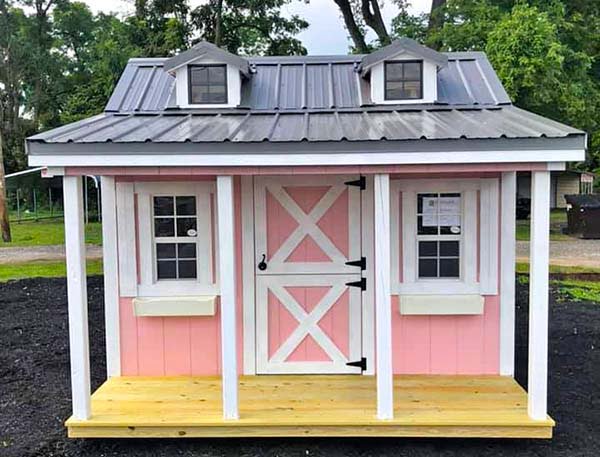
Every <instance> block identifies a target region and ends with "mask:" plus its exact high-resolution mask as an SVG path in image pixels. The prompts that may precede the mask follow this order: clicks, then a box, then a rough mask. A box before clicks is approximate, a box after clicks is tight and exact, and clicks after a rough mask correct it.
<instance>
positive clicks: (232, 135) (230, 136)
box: [225, 113, 250, 141]
mask: <svg viewBox="0 0 600 457" xmlns="http://www.w3.org/2000/svg"><path fill="white" fill-rule="evenodd" d="M249 119H250V113H248V114H246V115H245V116H244V119H242V120H241V121H240V123H239V124H238V125H237V127H235V128H234V129H233V130H232V131H231V132H230V133H229V134H228V135H227V136H226V137H225V140H229V141H235V137H236V135H237V134H238V133H239V131H240V130H241V129H242V127H243V126H244V125H245V124H246V122H248V120H249Z"/></svg>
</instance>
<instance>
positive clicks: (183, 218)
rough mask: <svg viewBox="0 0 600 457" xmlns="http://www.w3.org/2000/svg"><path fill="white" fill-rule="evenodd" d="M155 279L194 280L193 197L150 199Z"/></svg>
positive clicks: (195, 234) (195, 239)
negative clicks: (151, 203)
mask: <svg viewBox="0 0 600 457" xmlns="http://www.w3.org/2000/svg"><path fill="white" fill-rule="evenodd" d="M153 210H154V248H155V259H156V278H157V280H158V281H160V280H164V279H196V277H197V271H196V260H197V254H196V252H197V235H198V227H197V214H196V197H195V196H193V195H185V196H168V197H167V196H160V197H153Z"/></svg>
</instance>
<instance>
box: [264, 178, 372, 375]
mask: <svg viewBox="0 0 600 457" xmlns="http://www.w3.org/2000/svg"><path fill="white" fill-rule="evenodd" d="M357 178H358V177H357V176H345V177H340V176H319V177H314V176H302V177H300V176H293V177H289V176H286V177H257V178H255V194H254V195H255V233H256V235H255V236H256V239H255V249H256V283H257V284H256V317H257V319H256V325H257V329H256V344H257V348H256V349H257V351H256V354H257V372H258V373H360V368H358V367H355V366H348V365H346V364H347V363H348V362H352V361H357V360H360V359H361V286H362V285H363V284H364V283H363V282H362V281H364V280H362V278H361V266H360V265H358V264H356V265H348V264H347V262H354V263H356V262H357V261H360V259H361V237H360V188H359V187H357V186H355V185H347V184H345V183H346V182H348V181H354V180H356V179H357ZM358 263H360V262H358ZM349 284H350V285H349Z"/></svg>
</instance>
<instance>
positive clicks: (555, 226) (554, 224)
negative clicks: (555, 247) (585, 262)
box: [517, 209, 574, 241]
mask: <svg viewBox="0 0 600 457" xmlns="http://www.w3.org/2000/svg"><path fill="white" fill-rule="evenodd" d="M566 223H567V211H566V210H565V209H553V210H552V211H550V240H551V241H572V240H574V238H573V237H571V236H569V235H565V234H564V233H562V227H563V226H564V225H566ZM529 228H530V227H529V219H527V220H518V221H517V241H529Z"/></svg>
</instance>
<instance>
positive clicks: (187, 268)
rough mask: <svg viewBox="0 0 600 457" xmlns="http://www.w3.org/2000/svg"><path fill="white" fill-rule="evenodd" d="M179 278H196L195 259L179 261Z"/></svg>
mask: <svg viewBox="0 0 600 457" xmlns="http://www.w3.org/2000/svg"><path fill="white" fill-rule="evenodd" d="M179 278H183V279H192V278H194V279H195V278H196V261H195V260H180V261H179Z"/></svg>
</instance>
